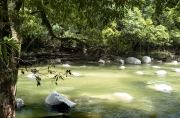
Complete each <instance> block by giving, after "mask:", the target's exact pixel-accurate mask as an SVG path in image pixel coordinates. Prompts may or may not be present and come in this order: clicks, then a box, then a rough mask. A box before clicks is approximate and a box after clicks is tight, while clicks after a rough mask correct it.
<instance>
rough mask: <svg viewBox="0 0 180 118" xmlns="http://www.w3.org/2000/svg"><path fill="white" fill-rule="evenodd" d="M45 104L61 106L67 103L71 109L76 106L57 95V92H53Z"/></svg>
mask: <svg viewBox="0 0 180 118" xmlns="http://www.w3.org/2000/svg"><path fill="white" fill-rule="evenodd" d="M45 103H46V104H48V105H50V106H54V105H60V104H61V103H65V104H66V105H68V106H69V107H73V106H75V105H76V103H74V102H72V101H70V100H68V99H66V98H64V97H63V96H62V95H60V94H59V93H57V92H56V91H52V92H51V93H50V94H49V95H48V96H47V97H46V99H45Z"/></svg>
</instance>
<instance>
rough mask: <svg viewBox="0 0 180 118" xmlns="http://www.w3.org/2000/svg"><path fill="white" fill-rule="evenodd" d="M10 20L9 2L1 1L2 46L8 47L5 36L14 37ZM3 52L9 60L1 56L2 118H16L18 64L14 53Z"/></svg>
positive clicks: (0, 98) (0, 102)
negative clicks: (4, 39)
mask: <svg viewBox="0 0 180 118" xmlns="http://www.w3.org/2000/svg"><path fill="white" fill-rule="evenodd" d="M9 19H10V17H9V10H8V0H0V24H1V26H0V46H2V44H3V45H6V44H4V41H3V38H4V37H5V36H7V37H9V36H12V32H11V27H10V26H11V22H12V21H11V22H10V21H9ZM14 31H15V30H14ZM14 33H15V32H14ZM13 35H14V34H13ZM3 51H4V52H3ZM8 51H9V50H8ZM1 52H3V54H8V58H5V56H4V55H3V54H2V55H0V118H15V106H16V97H15V96H16V95H15V94H16V82H17V75H18V69H17V68H16V65H17V62H16V61H15V60H14V58H13V55H14V54H13V53H14V52H7V51H5V50H2V48H1ZM16 56H17V55H16Z"/></svg>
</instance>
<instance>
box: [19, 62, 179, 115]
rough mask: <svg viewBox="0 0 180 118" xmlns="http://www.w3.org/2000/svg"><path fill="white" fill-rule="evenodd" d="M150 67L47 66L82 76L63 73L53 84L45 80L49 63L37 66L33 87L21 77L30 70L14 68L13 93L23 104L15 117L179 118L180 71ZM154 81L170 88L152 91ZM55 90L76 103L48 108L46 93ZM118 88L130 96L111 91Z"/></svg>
mask: <svg viewBox="0 0 180 118" xmlns="http://www.w3.org/2000/svg"><path fill="white" fill-rule="evenodd" d="M84 65H85V66H84ZM152 66H154V65H153V64H142V65H125V67H126V68H125V69H120V68H119V67H120V65H104V66H99V65H98V64H71V66H70V67H63V66H62V65H56V67H55V68H52V69H54V70H55V71H57V72H61V73H64V72H65V70H67V69H70V70H71V71H72V72H74V73H75V72H76V73H80V74H82V75H83V76H69V75H68V76H67V77H64V80H58V82H57V85H56V84H55V83H54V81H52V80H51V79H50V78H51V77H52V75H50V74H45V73H46V72H47V67H48V66H40V67H37V69H39V70H40V73H39V75H40V77H41V78H42V81H41V86H38V87H37V86H36V80H35V79H29V78H27V77H26V76H27V75H28V74H30V72H26V73H25V74H24V75H22V74H21V73H20V72H19V80H18V83H17V97H18V98H22V99H23V100H24V102H25V107H23V108H21V109H17V112H16V115H17V118H180V94H179V93H180V72H179V73H178V72H174V71H172V70H173V69H175V68H180V65H179V64H178V65H173V64H158V65H157V64H156V66H160V67H161V68H160V69H159V68H152ZM158 70H165V71H166V72H167V74H166V75H161V76H159V75H157V74H156V73H155V72H157V71H158ZM137 71H142V72H143V74H142V75H140V74H137V73H136V72H137ZM158 84H166V85H168V86H171V87H172V89H173V91H172V92H167V91H165V92H162V91H157V90H155V89H156V87H155V86H156V85H158ZM54 90H55V91H57V92H58V93H60V94H62V95H63V96H64V97H65V98H67V99H69V100H71V101H73V102H75V103H76V104H77V105H76V106H75V107H73V108H71V109H69V110H68V111H66V112H64V113H62V112H60V111H57V110H52V109H50V108H49V107H48V106H47V105H46V104H45V98H46V97H47V96H48V95H49V94H50V93H51V92H52V91H54ZM164 90H165V89H164ZM117 92H118V93H127V94H128V95H130V97H128V96H123V97H122V96H121V97H118V96H115V95H114V93H117ZM127 94H126V95H127ZM131 96H132V99H131Z"/></svg>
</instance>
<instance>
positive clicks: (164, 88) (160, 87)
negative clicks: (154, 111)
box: [147, 84, 173, 93]
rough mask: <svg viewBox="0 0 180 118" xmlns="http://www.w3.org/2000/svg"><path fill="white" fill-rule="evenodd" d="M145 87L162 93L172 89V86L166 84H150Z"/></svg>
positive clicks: (169, 91)
mask: <svg viewBox="0 0 180 118" xmlns="http://www.w3.org/2000/svg"><path fill="white" fill-rule="evenodd" d="M147 87H148V88H151V89H154V90H156V91H160V92H164V93H171V92H172V91H173V89H172V87H171V86H168V85H166V84H152V85H148V86H147Z"/></svg>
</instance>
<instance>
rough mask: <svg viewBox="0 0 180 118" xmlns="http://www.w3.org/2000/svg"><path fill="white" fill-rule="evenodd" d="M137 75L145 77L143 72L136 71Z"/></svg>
mask: <svg viewBox="0 0 180 118" xmlns="http://www.w3.org/2000/svg"><path fill="white" fill-rule="evenodd" d="M136 74H138V75H143V74H144V73H143V72H142V71H136Z"/></svg>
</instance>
